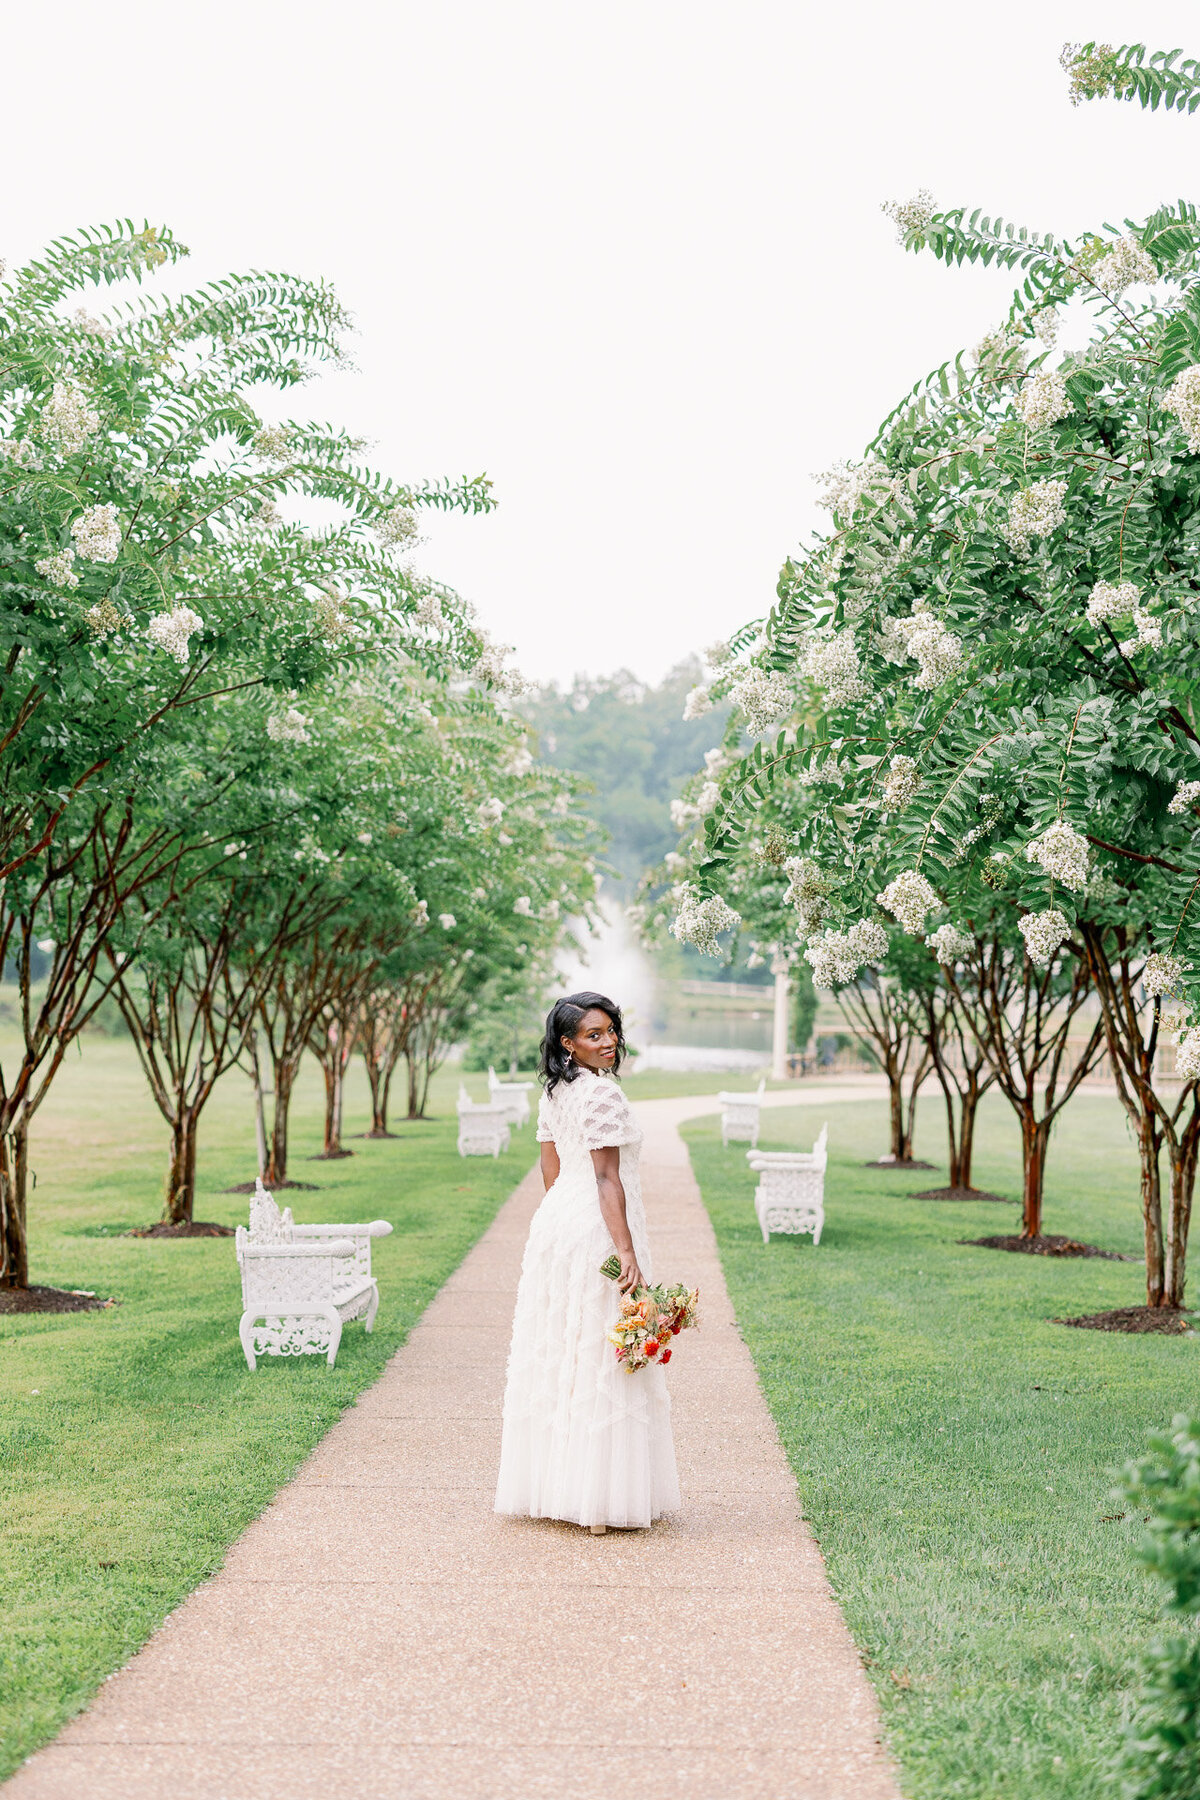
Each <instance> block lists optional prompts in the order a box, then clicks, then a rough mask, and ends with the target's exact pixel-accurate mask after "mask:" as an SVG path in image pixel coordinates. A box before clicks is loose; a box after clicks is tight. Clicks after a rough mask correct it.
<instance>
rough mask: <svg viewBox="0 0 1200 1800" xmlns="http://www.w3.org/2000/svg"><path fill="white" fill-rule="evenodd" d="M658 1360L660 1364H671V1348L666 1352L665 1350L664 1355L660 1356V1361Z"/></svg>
mask: <svg viewBox="0 0 1200 1800" xmlns="http://www.w3.org/2000/svg"><path fill="white" fill-rule="evenodd" d="M658 1360H659V1362H660V1363H669V1362H670V1360H671V1352H670V1349H669V1348H668V1349H666V1350H664V1351H663V1353H662V1355H661V1356H660V1357H659V1359H658Z"/></svg>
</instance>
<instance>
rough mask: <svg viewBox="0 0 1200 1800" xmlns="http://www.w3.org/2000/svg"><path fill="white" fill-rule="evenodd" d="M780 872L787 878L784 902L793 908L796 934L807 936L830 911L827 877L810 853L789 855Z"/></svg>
mask: <svg viewBox="0 0 1200 1800" xmlns="http://www.w3.org/2000/svg"><path fill="white" fill-rule="evenodd" d="M783 872H784V874H785V875H786V876H787V878H788V886H787V889H786V891H785V893H784V896H783V901H784V905H785V906H794V907H795V909H796V913H797V915H798V920H799V922H798V924H797V926H796V933H797V936H799V937H804V938H806V937H809V936H810V935H811V934H812V933H813V932H814V931H815V930H816V929H817V926H818V925H820V924H821V922H822V920H823V919H824V918H825V917H826V916H827V914H828V912H829V888H830V881H829V877H828V876H827V875H824V874H822V872H821V870H820V868H819V867H818V865H817V864H816V863H815V862H813V860H812V858H811V857H809V856H789V857H788V859H787V861H786V862H785V863H784V865H783Z"/></svg>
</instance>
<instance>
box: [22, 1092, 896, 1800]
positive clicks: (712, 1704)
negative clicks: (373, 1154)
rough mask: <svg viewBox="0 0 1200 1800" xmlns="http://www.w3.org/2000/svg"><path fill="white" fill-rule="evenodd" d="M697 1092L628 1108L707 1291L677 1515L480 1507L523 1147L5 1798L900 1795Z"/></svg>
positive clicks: (652, 1190)
mask: <svg viewBox="0 0 1200 1800" xmlns="http://www.w3.org/2000/svg"><path fill="white" fill-rule="evenodd" d="M863 1092H864V1089H863V1087H862V1085H861V1084H859V1083H855V1084H854V1085H853V1086H852V1087H847V1088H845V1089H843V1088H841V1087H836V1088H835V1087H834V1086H832V1085H830V1086H828V1087H825V1088H821V1089H818V1090H817V1091H816V1092H812V1091H811V1090H810V1092H809V1093H806V1094H804V1095H799V1094H796V1093H793V1094H786V1093H784V1094H778V1095H775V1094H772V1095H769V1096H768V1097H767V1098H768V1100H769V1102H771V1103H772V1104H786V1103H790V1104H795V1103H796V1102H797V1100H806V1101H810V1102H811V1103H812V1104H814V1106H815V1107H816V1108H820V1107H821V1106H822V1105H824V1104H826V1103H830V1102H833V1101H834V1100H835V1099H847V1098H859V1097H861V1096H862V1094H863ZM713 1104H714V1102H712V1101H710V1100H690V1101H688V1100H684V1101H680V1100H663V1101H651V1102H647V1103H644V1104H642V1105H641V1106H639V1108H638V1112H639V1115H640V1117H641V1120H642V1122H643V1126H644V1129H645V1131H646V1144H645V1151H644V1159H645V1160H644V1164H643V1167H644V1170H645V1175H644V1182H645V1192H646V1198H647V1205H648V1210H649V1215H650V1230H651V1235H652V1241H653V1244H654V1248H655V1256H656V1261H657V1267H658V1269H659V1271H660V1272H661V1274H662V1275H663V1276H665V1277H666V1278H668V1279H683V1278H685V1277H686V1279H688V1280H689V1281H698V1282H699V1284H700V1287H701V1290H702V1293H703V1297H704V1320H703V1326H702V1329H701V1330H700V1331H698V1332H696V1333H695V1334H694V1335H690V1336H688V1337H687V1338H684V1339H683V1340H681V1343H680V1347H679V1352H678V1354H677V1355H676V1357H675V1359H674V1362H673V1363H672V1366H671V1373H670V1379H671V1386H672V1392H673V1395H674V1403H675V1425H676V1443H677V1448H678V1453H679V1465H680V1476H681V1480H682V1485H683V1495H684V1508H683V1512H682V1514H681V1515H680V1517H679V1518H678V1519H674V1520H670V1521H664V1522H662V1523H660V1524H659V1525H656V1526H655V1527H654V1528H653V1529H652V1530H651V1531H649V1532H610V1533H609V1534H608V1536H607V1537H601V1538H594V1537H591V1536H590V1535H588V1534H586V1533H583V1532H581V1531H579V1530H578V1529H577V1528H576V1527H574V1526H569V1525H557V1524H553V1523H549V1522H546V1521H530V1520H500V1519H497V1518H496V1517H495V1516H494V1515H493V1513H492V1511H491V1502H492V1490H493V1483H494V1480H495V1468H496V1460H497V1453H498V1445H499V1434H500V1401H501V1395H502V1390H503V1383H504V1366H505V1357H506V1354H507V1347H508V1333H509V1326H510V1320H511V1315H512V1307H513V1295H514V1292H515V1288H516V1280H517V1273H518V1270H519V1266H520V1259H521V1252H522V1248H523V1245H524V1241H525V1235H526V1231H527V1228H528V1222H529V1218H530V1215H531V1214H532V1212H533V1209H534V1207H535V1206H536V1204H537V1201H538V1199H539V1197H540V1182H539V1181H538V1179H537V1177H536V1175H531V1176H529V1177H527V1178H526V1180H525V1181H523V1182H522V1183H521V1186H520V1187H519V1188H518V1189H517V1191H516V1193H515V1194H514V1195H513V1197H512V1199H511V1200H510V1201H509V1202H508V1203H507V1204H506V1206H505V1207H504V1208H503V1210H502V1211H501V1212H500V1214H499V1216H498V1217H497V1219H496V1221H495V1223H494V1224H493V1225H492V1227H491V1229H490V1230H489V1231H488V1232H487V1233H486V1234H485V1235H484V1237H483V1238H482V1239H481V1240H480V1242H479V1243H478V1244H477V1245H476V1247H475V1249H474V1250H473V1251H472V1252H471V1253H470V1255H469V1256H468V1257H467V1258H466V1260H465V1262H464V1263H463V1264H462V1266H461V1267H460V1268H459V1270H458V1271H457V1273H456V1274H455V1275H454V1276H453V1277H452V1278H451V1279H450V1281H449V1282H447V1284H446V1286H445V1288H443V1290H442V1292H441V1293H440V1294H439V1295H438V1297H437V1299H436V1300H435V1301H434V1302H433V1304H432V1305H431V1306H430V1307H429V1309H428V1311H427V1312H426V1313H425V1315H424V1317H423V1318H422V1320H421V1321H420V1323H419V1324H418V1325H417V1326H416V1328H415V1329H414V1330H413V1332H412V1334H411V1335H410V1337H409V1339H408V1342H407V1343H406V1344H405V1345H404V1347H403V1348H402V1349H401V1350H400V1351H399V1352H398V1353H397V1355H396V1356H395V1357H394V1358H393V1360H392V1362H391V1363H390V1364H389V1365H388V1368H387V1369H386V1371H385V1372H384V1374H383V1376H382V1378H381V1379H380V1380H379V1381H378V1382H377V1383H376V1385H375V1386H374V1387H373V1388H371V1389H370V1390H369V1391H368V1392H366V1393H365V1394H363V1396H362V1397H361V1399H360V1400H359V1402H358V1404H357V1405H356V1406H354V1407H352V1408H351V1409H350V1410H349V1411H348V1412H347V1414H346V1415H345V1417H344V1418H343V1419H342V1421H341V1422H340V1423H339V1424H338V1425H336V1426H335V1427H334V1429H333V1430H332V1431H331V1432H330V1433H329V1434H328V1436H327V1437H326V1438H325V1439H324V1441H323V1442H322V1443H321V1444H320V1445H319V1446H318V1448H317V1449H316V1450H315V1451H314V1453H313V1454H312V1456H310V1457H309V1459H308V1461H307V1462H306V1463H305V1464H304V1466H303V1468H302V1469H301V1470H300V1472H299V1474H298V1475H297V1476H296V1478H295V1480H294V1481H292V1482H291V1483H290V1484H289V1485H288V1486H287V1487H286V1488H284V1489H283V1490H282V1491H281V1493H280V1494H279V1495H278V1497H277V1498H276V1500H275V1501H274V1502H273V1504H272V1505H271V1506H270V1507H268V1509H267V1511H266V1512H265V1513H264V1514H263V1515H262V1517H261V1518H260V1519H259V1520H258V1521H257V1522H256V1523H255V1524H254V1525H252V1526H251V1527H250V1529H249V1531H247V1532H246V1534H245V1536H244V1537H243V1538H242V1539H241V1540H240V1541H239V1542H238V1543H237V1544H236V1545H235V1546H234V1547H233V1549H232V1550H231V1552H230V1554H229V1557H228V1559H227V1561H226V1563H225V1566H224V1568H223V1569H222V1570H221V1572H220V1573H219V1574H218V1575H216V1576H215V1577H214V1578H213V1579H212V1580H211V1581H209V1582H206V1583H205V1584H204V1586H202V1587H200V1588H199V1589H197V1591H196V1592H195V1593H194V1594H193V1595H192V1596H191V1597H190V1598H189V1599H188V1600H187V1601H186V1602H185V1603H184V1604H183V1605H182V1606H181V1607H180V1608H179V1610H178V1611H177V1612H176V1613H175V1614H174V1615H173V1617H172V1618H171V1619H170V1620H169V1621H168V1622H167V1624H166V1625H164V1626H163V1628H162V1629H161V1630H160V1631H158V1632H157V1633H156V1634H155V1636H154V1637H153V1638H152V1639H151V1640H150V1642H149V1643H148V1644H147V1645H146V1646H145V1648H144V1649H143V1650H142V1651H141V1652H140V1653H139V1654H138V1655H137V1656H135V1657H134V1658H133V1660H132V1662H130V1663H129V1664H128V1665H127V1667H126V1668H124V1669H123V1670H121V1671H120V1673H119V1674H117V1675H116V1676H114V1677H113V1678H112V1679H111V1680H110V1681H109V1682H108V1683H106V1685H105V1686H104V1688H103V1689H102V1690H101V1692H100V1694H99V1695H98V1696H97V1698H96V1700H95V1702H94V1703H93V1705H92V1706H91V1707H90V1708H89V1710H88V1711H87V1712H86V1713H84V1714H82V1715H81V1716H80V1717H79V1718H78V1719H76V1720H75V1721H74V1722H73V1723H72V1724H71V1725H69V1726H68V1727H67V1729H66V1730H65V1731H64V1732H63V1733H62V1735H61V1736H60V1737H59V1738H58V1740H57V1741H56V1742H55V1743H53V1744H51V1745H49V1746H48V1747H47V1748H46V1749H44V1750H42V1751H40V1752H39V1753H38V1755H37V1756H35V1757H33V1758H32V1759H31V1761H30V1762H29V1763H27V1764H26V1765H25V1767H24V1768H23V1769H22V1770H20V1771H19V1772H18V1774H17V1775H15V1776H14V1777H13V1779H12V1781H11V1782H10V1783H9V1784H8V1785H9V1796H6V1800H79V1796H81V1795H85V1796H87V1800H262V1797H263V1796H264V1795H267V1794H275V1795H280V1796H282V1797H283V1800H310V1797H311V1800H317V1797H320V1800H335V1797H337V1796H341V1795H343V1794H344V1795H347V1796H354V1800H476V1797H482V1800H618V1796H619V1795H620V1794H621V1793H622V1792H625V1793H628V1792H631V1791H634V1790H636V1791H637V1792H639V1793H643V1792H654V1793H657V1792H660V1791H672V1792H677V1793H679V1794H682V1795H686V1796H687V1797H688V1800H899V1789H898V1788H897V1787H896V1785H895V1781H894V1778H893V1776H892V1773H891V1772H890V1769H889V1766H888V1765H887V1763H886V1762H885V1760H884V1758H883V1755H882V1753H881V1751H880V1749H879V1746H878V1730H879V1727H878V1720H877V1716H876V1711H875V1705H874V1698H873V1696H872V1693H871V1690H870V1688H869V1686H868V1684H867V1682H866V1679H865V1677H864V1675H863V1673H862V1669H861V1667H860V1664H859V1660H858V1656H857V1654H856V1652H855V1649H854V1646H853V1644H852V1643H851V1641H850V1638H849V1635H848V1633H847V1631H846V1627H845V1625H844V1623H843V1621H842V1618H841V1615H840V1613H839V1611H838V1609H837V1606H836V1605H835V1603H834V1601H833V1599H832V1597H831V1595H830V1592H829V1588H828V1585H827V1582H826V1578H825V1573H824V1569H823V1566H822V1562H821V1557H820V1554H819V1552H818V1550H817V1547H816V1545H815V1543H814V1542H813V1540H812V1538H811V1537H810V1536H809V1534H808V1532H807V1530H806V1529H805V1527H804V1525H803V1524H802V1523H801V1520H800V1508H799V1503H798V1499H797V1494H796V1487H795V1483H794V1481H793V1478H792V1475H791V1471H790V1469H789V1467H788V1464H787V1462H786V1460H785V1458H784V1455H783V1452H782V1450H781V1448H780V1446H779V1441H778V1438H777V1436H776V1433H775V1428H774V1425H773V1423H772V1420H771V1418H770V1415H769V1413H768V1411H767V1408H766V1404H765V1402H764V1401H763V1398H762V1395H761V1393H760V1390H759V1387H758V1382H757V1379H756V1377H755V1374H754V1369H753V1366H752V1364H751V1361H750V1356H749V1352H748V1351H747V1350H746V1348H745V1346H744V1344H743V1343H742V1340H741V1338H740V1337H739V1335H738V1332H737V1329H736V1327H735V1325H734V1323H733V1315H732V1311H731V1308H730V1304H729V1299H728V1295H727V1293H726V1290H725V1284H724V1281H723V1279H722V1275H721V1269H720V1265H719V1263H718V1261H717V1255H716V1247H715V1244H714V1240H713V1235H712V1231H711V1228H710V1226H709V1222H708V1217H707V1214H706V1213H705V1211H704V1207H703V1204H702V1202H701V1199H700V1195H699V1192H698V1190H697V1188H696V1184H695V1181H694V1179H693V1177H692V1174H691V1170H690V1167H689V1165H688V1161H687V1155H686V1151H685V1149H684V1146H683V1143H682V1141H681V1140H680V1138H679V1135H678V1132H677V1130H676V1125H677V1123H678V1121H679V1120H680V1119H681V1118H685V1117H688V1116H690V1115H694V1114H696V1113H698V1112H706V1111H710V1110H712V1106H713ZM814 1122H815V1123H819V1121H816V1120H815V1121H814ZM730 1154H731V1155H736V1154H738V1152H736V1151H734V1150H732V1149H731V1151H730ZM351 1329H357V1328H356V1327H351ZM630 1379H631V1380H632V1379H636V1377H631V1378H630Z"/></svg>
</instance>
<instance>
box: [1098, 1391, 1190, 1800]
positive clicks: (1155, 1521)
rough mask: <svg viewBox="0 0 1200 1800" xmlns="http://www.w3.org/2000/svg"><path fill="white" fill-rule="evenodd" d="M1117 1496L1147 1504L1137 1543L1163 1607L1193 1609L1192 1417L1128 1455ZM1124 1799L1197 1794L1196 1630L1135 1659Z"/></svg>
mask: <svg viewBox="0 0 1200 1800" xmlns="http://www.w3.org/2000/svg"><path fill="white" fill-rule="evenodd" d="M1116 1495H1117V1498H1118V1499H1119V1500H1121V1501H1122V1502H1124V1504H1125V1505H1127V1506H1130V1507H1135V1508H1136V1509H1137V1510H1138V1511H1139V1512H1148V1514H1149V1517H1148V1518H1147V1521H1146V1522H1147V1525H1148V1527H1149V1529H1148V1530H1147V1531H1146V1533H1145V1534H1144V1536H1143V1538H1142V1541H1141V1543H1140V1544H1139V1545H1138V1548H1137V1556H1138V1559H1139V1561H1140V1562H1142V1563H1143V1564H1144V1565H1145V1567H1146V1568H1148V1569H1149V1570H1150V1572H1151V1573H1152V1574H1154V1575H1157V1576H1158V1578H1159V1580H1160V1581H1162V1582H1163V1583H1164V1584H1165V1586H1166V1590H1167V1593H1166V1599H1165V1610H1166V1611H1167V1612H1168V1613H1169V1614H1171V1615H1173V1616H1175V1617H1185V1618H1193V1619H1194V1617H1195V1615H1196V1614H1197V1613H1200V1419H1189V1418H1188V1417H1187V1415H1186V1414H1184V1413H1179V1414H1177V1415H1176V1417H1175V1418H1174V1419H1173V1420H1172V1421H1171V1430H1170V1431H1169V1432H1156V1433H1155V1434H1154V1435H1153V1436H1152V1437H1151V1438H1150V1453H1149V1455H1147V1456H1144V1457H1142V1458H1141V1459H1140V1460H1139V1461H1138V1462H1131V1463H1128V1464H1127V1465H1126V1467H1125V1471H1124V1474H1123V1476H1122V1480H1121V1485H1120V1487H1119V1488H1117V1490H1116ZM1120 1773H1121V1776H1122V1777H1123V1785H1124V1792H1125V1794H1126V1796H1127V1797H1128V1800H1195V1797H1196V1795H1198V1794H1200V1634H1198V1633H1197V1632H1196V1631H1195V1630H1194V1629H1193V1630H1190V1631H1189V1632H1188V1633H1187V1635H1179V1636H1176V1637H1170V1638H1162V1639H1159V1640H1157V1641H1156V1642H1155V1643H1153V1644H1151V1645H1150V1647H1149V1649H1148V1650H1147V1651H1146V1654H1145V1657H1144V1659H1143V1664H1142V1686H1141V1692H1140V1694H1139V1696H1138V1703H1137V1707H1136V1710H1135V1712H1134V1714H1133V1716H1132V1718H1131V1720H1130V1722H1129V1726H1128V1728H1127V1730H1126V1734H1125V1742H1124V1745H1123V1749H1122V1755H1121V1761H1120Z"/></svg>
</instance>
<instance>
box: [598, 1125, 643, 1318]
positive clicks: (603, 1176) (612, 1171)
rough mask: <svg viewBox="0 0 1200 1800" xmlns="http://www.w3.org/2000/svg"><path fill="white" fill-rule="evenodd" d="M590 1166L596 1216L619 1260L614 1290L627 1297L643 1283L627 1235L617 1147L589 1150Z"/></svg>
mask: <svg viewBox="0 0 1200 1800" xmlns="http://www.w3.org/2000/svg"><path fill="white" fill-rule="evenodd" d="M592 1166H593V1168H594V1169H595V1171H596V1188H597V1191H598V1193H599V1195H600V1213H601V1216H602V1218H603V1220H604V1223H605V1224H606V1225H607V1226H608V1231H609V1236H610V1237H611V1238H612V1241H613V1248H614V1249H615V1250H616V1253H617V1255H618V1257H619V1258H620V1259H621V1273H620V1275H619V1276H618V1277H617V1286H618V1287H619V1288H620V1290H621V1292H622V1293H623V1294H627V1293H628V1292H629V1290H630V1289H631V1288H635V1287H642V1286H643V1285H644V1280H643V1276H642V1271H641V1270H640V1269H639V1268H638V1260H637V1257H636V1255H635V1254H634V1249H633V1239H632V1238H631V1237H630V1235H629V1220H628V1219H627V1218H626V1217H625V1189H624V1188H623V1187H622V1186H621V1151H620V1148H619V1146H618V1145H616V1144H611V1145H608V1146H607V1147H606V1148H605V1149H603V1150H593V1151H592Z"/></svg>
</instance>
